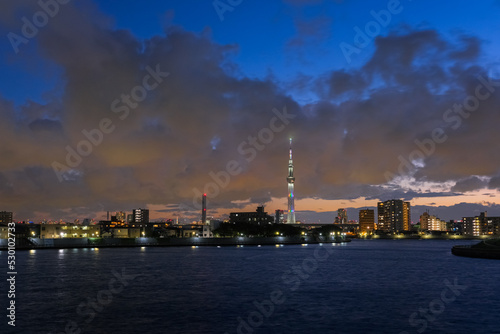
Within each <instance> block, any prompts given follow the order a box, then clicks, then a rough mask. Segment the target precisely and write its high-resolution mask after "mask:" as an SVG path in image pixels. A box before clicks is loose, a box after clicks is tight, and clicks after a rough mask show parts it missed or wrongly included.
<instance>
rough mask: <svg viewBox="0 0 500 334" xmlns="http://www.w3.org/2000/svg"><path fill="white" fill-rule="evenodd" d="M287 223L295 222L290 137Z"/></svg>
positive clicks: (293, 178)
mask: <svg viewBox="0 0 500 334" xmlns="http://www.w3.org/2000/svg"><path fill="white" fill-rule="evenodd" d="M286 181H287V182H288V220H287V223H288V224H295V204H294V196H295V195H294V191H293V188H294V186H295V177H293V160H292V138H290V160H288V177H287V178H286Z"/></svg>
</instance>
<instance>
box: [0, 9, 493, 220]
mask: <svg viewBox="0 0 500 334" xmlns="http://www.w3.org/2000/svg"><path fill="white" fill-rule="evenodd" d="M59 1H60V3H59V2H55V0H43V1H42V2H41V3H42V4H43V3H45V2H46V3H47V4H49V5H47V6H46V9H45V11H46V12H48V13H49V14H45V12H43V10H44V9H43V8H42V6H41V4H40V3H38V2H37V1H26V0H21V1H20V0H7V1H2V2H1V3H0V35H1V36H2V39H1V42H0V49H1V60H0V71H1V80H0V111H1V112H0V133H1V144H0V211H1V210H6V211H13V212H14V213H15V214H14V218H15V219H16V220H30V219H31V220H35V221H38V220H41V219H44V218H46V219H54V220H59V219H64V220H68V221H73V220H74V219H75V218H79V219H83V218H96V219H103V218H104V217H105V212H106V211H108V210H109V211H111V212H114V211H120V210H122V211H127V212H130V211H131V210H132V209H134V208H149V209H150V211H151V213H150V216H151V218H152V219H158V218H176V217H179V218H180V219H185V221H192V220H194V219H199V218H200V210H199V207H198V206H199V203H200V200H201V194H202V193H204V192H207V193H208V205H209V216H211V215H213V216H215V217H224V215H225V214H228V213H229V212H230V211H243V210H247V211H253V210H255V207H256V206H257V205H259V204H265V206H266V211H268V212H270V213H272V212H274V210H275V209H285V210H286V195H287V184H286V176H287V167H288V143H289V138H290V137H292V138H293V150H294V163H295V177H296V186H295V191H296V193H295V196H296V199H295V205H296V210H297V220H301V221H305V222H311V223H312V222H318V221H321V222H325V223H326V222H332V221H333V217H334V215H333V213H332V212H333V211H336V210H337V209H338V208H347V209H348V214H349V218H350V219H357V218H358V210H359V209H363V208H366V207H374V206H375V205H376V202H377V201H379V200H388V199H393V198H401V199H405V200H408V201H410V202H411V204H412V220H413V221H416V220H418V217H419V215H420V214H421V213H423V212H424V211H425V210H429V211H430V213H431V214H434V215H437V216H439V217H440V218H441V219H446V220H449V219H460V218H461V217H462V216H473V215H477V214H479V212H480V211H488V214H489V215H500V201H499V199H498V196H497V195H498V194H499V189H500V154H499V153H498V143H499V142H500V131H498V127H499V120H500V115H499V111H500V110H499V109H500V52H499V51H500V47H499V45H500V35H499V34H498V31H500V20H499V19H498V18H499V17H500V1H493V0H486V1H460V0H457V1H453V2H451V1H439V2H437V1H430V0H418V1H415V0H414V1H410V0H405V1H401V2H398V1H394V0H390V1H387V0H386V1H370V2H369V4H367V3H368V2H367V1H359V0H358V1H349V0H345V1H340V0H339V1H333V0H330V1H321V0H314V1H303V0H283V1H264V0H260V1H250V0H246V1H238V0H232V1H229V0H220V1H215V2H214V1H212V0H206V1H202V0H182V1H181V0H179V1H147V0H145V1H131V0H126V1H104V0H94V1H90V0H88V1H68V0H64V1H63V0H59ZM214 3H215V5H214ZM231 3H232V5H231ZM54 4H56V5H54ZM37 25H38V26H37ZM214 179H217V182H216V181H215V180H214Z"/></svg>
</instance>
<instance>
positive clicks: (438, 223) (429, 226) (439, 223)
mask: <svg viewBox="0 0 500 334" xmlns="http://www.w3.org/2000/svg"><path fill="white" fill-rule="evenodd" d="M420 230H422V231H447V227H446V221H444V220H441V219H439V218H437V217H436V216H431V215H430V214H429V213H428V212H424V213H423V214H422V215H421V216H420Z"/></svg>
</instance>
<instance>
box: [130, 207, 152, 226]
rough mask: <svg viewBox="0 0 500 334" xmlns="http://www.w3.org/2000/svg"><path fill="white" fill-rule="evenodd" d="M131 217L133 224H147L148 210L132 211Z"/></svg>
mask: <svg viewBox="0 0 500 334" xmlns="http://www.w3.org/2000/svg"><path fill="white" fill-rule="evenodd" d="M132 216H133V219H134V223H135V224H147V223H149V210H147V209H134V211H133V212H132Z"/></svg>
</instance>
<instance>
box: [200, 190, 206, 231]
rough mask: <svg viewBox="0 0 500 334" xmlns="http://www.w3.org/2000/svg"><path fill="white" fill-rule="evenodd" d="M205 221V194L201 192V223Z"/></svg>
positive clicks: (203, 223)
mask: <svg viewBox="0 0 500 334" xmlns="http://www.w3.org/2000/svg"><path fill="white" fill-rule="evenodd" d="M206 223H207V194H203V197H202V199H201V224H202V225H205V224H206Z"/></svg>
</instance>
